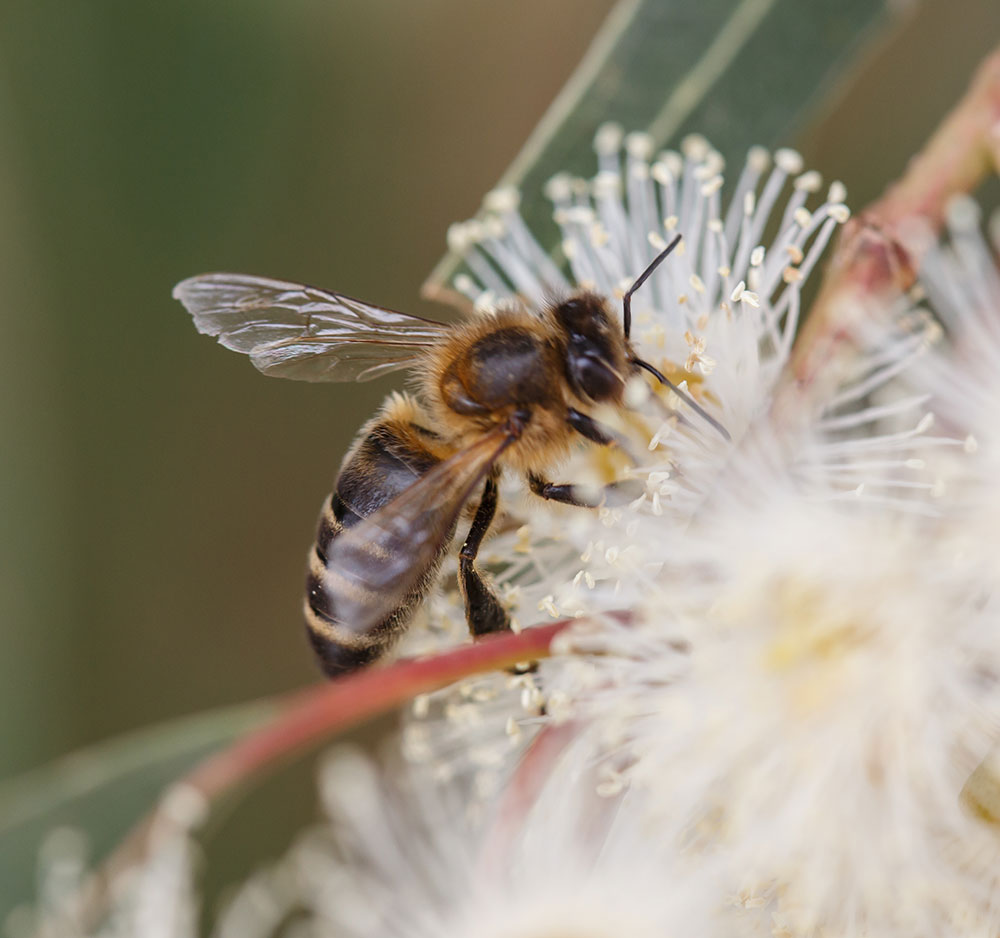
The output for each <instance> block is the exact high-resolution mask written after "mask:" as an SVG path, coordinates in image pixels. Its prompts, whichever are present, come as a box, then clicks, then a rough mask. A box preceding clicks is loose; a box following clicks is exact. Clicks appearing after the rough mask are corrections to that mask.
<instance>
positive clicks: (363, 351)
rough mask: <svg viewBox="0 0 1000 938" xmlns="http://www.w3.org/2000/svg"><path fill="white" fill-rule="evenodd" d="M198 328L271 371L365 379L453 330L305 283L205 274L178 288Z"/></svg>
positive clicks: (408, 361) (412, 358)
mask: <svg viewBox="0 0 1000 938" xmlns="http://www.w3.org/2000/svg"><path fill="white" fill-rule="evenodd" d="M174 298H175V299H178V300H180V301H181V302H182V303H183V304H184V306H185V307H186V308H187V311H188V312H189V313H190V314H191V315H192V317H194V322H195V325H196V326H197V327H198V331H199V332H202V333H205V334H207V335H214V336H218V339H219V342H221V343H222V344H223V345H224V346H225V347H226V348H230V349H233V350H234V351H236V352H244V353H246V354H247V355H249V356H250V360H251V361H252V362H253V363H254V365H255V366H256V367H257V368H259V369H260V370H261V371H263V372H264V373H265V374H268V375H275V376H278V377H283V378H295V379H297V380H299V381H367V380H369V379H371V378H377V377H378V376H379V375H383V374H385V373H387V372H389V371H395V370H396V369H398V368H407V367H410V366H411V365H413V364H415V363H416V362H417V361H418V360H419V359H420V357H421V354H422V353H423V352H425V351H426V350H427V349H429V348H430V347H432V346H433V345H435V344H437V343H438V342H439V341H440V340H441V338H442V336H444V335H446V334H447V332H448V326H447V325H445V324H444V323H440V322H434V321H433V320H430V319H421V318H420V317H419V316H410V315H408V314H406V313H398V312H396V311H395V310H391V309H383V308H382V307H380V306H372V305H371V304H370V303H364V302H362V301H361V300H355V299H352V298H351V297H349V296H342V295H341V294H339V293H328V292H327V291H326V290H320V289H318V288H316V287H310V286H306V285H305V284H301V283H286V282H285V281H283V280H268V279H266V278H264V277H252V276H248V275H246V274H202V275H201V276H198V277H191V278H189V279H188V280H183V281H181V282H180V283H179V284H177V286H176V287H174Z"/></svg>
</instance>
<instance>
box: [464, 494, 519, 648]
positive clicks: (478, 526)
mask: <svg viewBox="0 0 1000 938" xmlns="http://www.w3.org/2000/svg"><path fill="white" fill-rule="evenodd" d="M496 510H497V483H496V478H495V477H494V476H490V477H489V478H488V479H487V480H486V485H485V486H484V488H483V497H482V499H480V502H479V508H478V509H477V510H476V516H475V518H473V520H472V527H470V528H469V535H468V537H466V539H465V543H464V544H463V545H462V550H461V551H460V553H459V555H458V584H459V587H460V588H461V591H462V598H463V599H464V600H465V618H466V620H467V621H468V623H469V631H470V632H471V633H472V634H473V635H474V636H480V635H488V634H490V633H491V632H509V631H510V616H509V615H508V614H507V610H506V609H504V607H503V605H502V604H501V602H500V599H499V597H498V596H497V594H496V593H495V592H494V591H493V589H492V587H490V585H489V584H488V583H487V582H486V581H485V580H484V579H483V576H482V574H481V573H480V572H479V571H478V570H477V569H476V555H477V554H478V553H479V546H480V545H481V544H482V542H483V538H484V537H485V536H486V532H487V530H488V529H489V526H490V524H492V523H493V516H494V515H495V514H496Z"/></svg>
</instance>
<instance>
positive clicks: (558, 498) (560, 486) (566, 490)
mask: <svg viewBox="0 0 1000 938" xmlns="http://www.w3.org/2000/svg"><path fill="white" fill-rule="evenodd" d="M636 484H637V483H636V481H635V480H632V479H625V480H624V481H622V482H612V483H611V484H610V485H605V486H604V487H603V488H602V489H601V490H600V495H599V496H598V497H596V498H584V497H583V496H582V495H581V494H580V493H579V486H577V485H574V484H573V483H572V482H559V483H556V482H546V481H545V480H544V479H543V478H542V477H541V476H537V475H535V473H533V472H529V473H528V487H529V488H530V489H531V491H532V492H534V493H535V494H536V495H537V496H538V497H539V498H544V499H547V500H548V501H550V502H559V503H560V504H563V505H575V506H576V507H577V508H600V507H601V506H602V505H604V504H606V503H607V504H611V505H615V504H624V503H627V502H631V501H634V500H635V499H636V498H638V497H639V496H640V495H641V494H642V492H641V490H636ZM640 489H641V486H640Z"/></svg>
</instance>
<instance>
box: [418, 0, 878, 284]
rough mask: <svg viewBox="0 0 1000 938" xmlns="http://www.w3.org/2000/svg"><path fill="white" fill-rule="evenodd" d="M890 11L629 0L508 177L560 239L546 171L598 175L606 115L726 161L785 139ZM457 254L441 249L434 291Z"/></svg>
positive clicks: (534, 218) (867, 3)
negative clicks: (695, 142)
mask: <svg viewBox="0 0 1000 938" xmlns="http://www.w3.org/2000/svg"><path fill="white" fill-rule="evenodd" d="M887 20H888V11H887V6H886V4H885V3H884V2H883V0H810V2H808V3H803V2H802V0H735V2H734V0H698V2H697V3H688V2H681V0H671V2H665V0H622V2H620V3H619V4H618V6H616V7H615V8H614V10H613V11H612V13H611V15H610V16H609V18H608V20H607V21H606V22H605V24H604V26H603V27H602V29H601V31H600V33H599V34H598V36H597V37H596V39H595V40H594V42H593V44H592V46H591V48H590V50H589V51H588V53H587V55H586V56H585V58H584V59H583V61H582V62H581V63H580V65H579V67H578V68H577V70H576V72H575V73H574V74H573V76H572V77H571V78H570V80H569V82H568V83H567V84H566V86H565V87H564V88H563V90H562V91H561V92H560V94H559V96H558V97H557V98H556V100H555V101H554V102H553V104H552V105H551V107H550V108H549V110H548V111H547V112H546V114H545V116H544V117H543V118H542V120H541V122H540V123H539V125H538V126H537V127H536V128H535V131H534V132H533V134H532V135H531V137H530V138H529V139H528V142H527V144H525V146H524V147H523V149H522V150H521V152H520V153H519V154H518V156H517V158H516V159H515V160H514V162H513V163H512V164H511V166H510V167H509V168H508V170H507V172H506V173H505V174H504V176H503V178H502V179H501V180H500V184H502V185H508V184H509V185H516V186H517V187H518V188H519V189H520V190H521V193H522V200H521V213H522V215H523V216H524V218H525V220H526V221H527V223H528V225H529V227H531V229H532V230H533V231H534V232H535V234H536V236H538V237H539V240H540V241H541V243H542V245H543V246H545V247H546V248H554V246H555V245H556V244H557V237H558V234H557V229H556V227H555V225H554V224H553V222H552V220H551V217H550V211H549V203H548V201H547V200H546V199H545V197H544V194H543V188H544V186H545V183H546V182H547V181H548V180H549V179H551V178H552V176H554V175H555V174H556V173H558V172H568V173H571V174H573V175H578V176H585V177H589V176H592V175H593V173H594V169H595V166H594V155H593V147H592V141H593V138H594V133H595V132H596V130H597V128H598V127H600V125H601V124H603V123H605V122H606V121H615V122H617V123H619V124H621V125H622V126H623V127H624V128H625V129H626V130H629V131H632V130H645V131H647V132H649V133H650V134H651V135H652V137H653V140H654V143H655V144H656V146H657V147H668V146H674V145H676V144H677V143H678V142H679V141H680V140H681V139H682V138H683V137H684V136H685V135H686V134H689V133H693V132H697V133H701V134H703V135H704V136H706V137H707V138H708V139H709V140H710V141H711V142H712V145H713V146H714V147H715V148H716V149H718V150H719V152H721V153H722V155H723V156H724V157H725V158H726V161H727V163H728V164H730V165H737V166H738V165H741V164H742V161H743V156H744V154H745V152H746V150H747V149H748V147H750V146H751V145H753V144H763V145H765V146H778V145H781V144H784V143H788V142H789V141H790V140H791V139H792V138H793V137H794V135H795V133H796V131H797V130H798V129H800V128H801V127H802V126H803V125H804V124H805V122H806V121H807V119H808V117H809V116H810V115H811V114H812V113H814V111H815V109H816V105H817V104H818V103H819V102H821V101H822V100H823V99H824V98H825V97H826V95H827V93H828V92H829V90H830V88H831V87H832V86H833V85H834V83H835V82H836V81H837V79H838V78H840V77H841V76H842V75H843V74H844V73H845V71H846V70H847V68H848V67H849V66H850V65H851V64H852V63H853V62H854V61H855V59H856V56H857V53H858V51H859V49H860V48H861V47H862V45H863V42H864V40H865V39H866V38H867V37H868V36H869V35H870V34H871V33H872V31H873V30H875V29H876V28H877V27H878V26H880V25H884V24H885V23H886V21H887ZM459 265H460V261H459V259H458V257H456V256H455V255H454V254H448V255H446V256H445V257H444V258H443V259H442V261H441V262H440V263H439V264H438V266H437V267H436V268H435V270H434V271H433V273H432V274H431V276H430V278H429V279H428V281H427V284H426V285H425V292H426V293H427V294H428V295H430V296H441V297H444V296H446V295H447V291H446V290H445V287H446V285H447V283H448V281H449V280H450V279H451V277H452V276H453V274H454V273H455V272H456V270H457V269H458V267H459Z"/></svg>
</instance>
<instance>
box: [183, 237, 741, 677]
mask: <svg viewBox="0 0 1000 938" xmlns="http://www.w3.org/2000/svg"><path fill="white" fill-rule="evenodd" d="M679 241H680V236H679V235H678V236H677V237H676V238H675V239H674V240H673V241H672V242H671V243H670V244H669V245H668V246H667V247H666V248H665V249H664V250H663V251H662V252H661V253H660V254H659V255H658V256H657V257H656V258H655V259H654V260H653V261H652V263H651V264H650V265H649V267H648V268H647V269H646V270H645V271H644V272H643V273H642V275H640V276H639V277H638V278H637V279H636V281H635V282H634V283H633V284H632V285H631V287H630V288H629V290H628V291H627V292H626V293H625V295H624V299H623V310H622V312H623V318H622V325H621V326H619V325H618V324H617V323H615V322H614V318H613V316H612V315H611V313H610V311H609V309H608V305H607V302H606V301H605V299H604V298H603V297H601V296H599V295H597V294H595V293H591V292H586V291H583V292H579V293H576V294H574V295H572V296H570V297H569V298H567V299H564V300H561V301H557V302H552V303H550V304H548V305H546V306H545V307H544V308H541V309H539V310H537V311H528V310H525V309H501V310H499V311H498V312H497V313H496V314H495V315H484V316H481V317H478V318H476V319H475V320H470V321H466V322H463V323H461V324H458V325H455V326H449V325H447V324H445V323H439V322H434V321H432V320H427V319H422V318H420V317H418V316H411V315H408V314H406V313H400V312H396V311H394V310H389V309H383V308H382V307H379V306H373V305H372V304H370V303H365V302H362V301H360V300H355V299H352V298H351V297H348V296H344V295H342V294H339V293H329V292H327V291H324V290H320V289H317V288H315V287H310V286H305V285H302V284H295V283H285V282H283V281H280V280H267V279H264V278H261V277H252V276H245V275H242V274H224V273H218V274H203V275H201V276H198V277H192V278H190V279H188V280H184V281H183V282H181V283H179V284H178V285H177V286H176V287H175V288H174V294H173V295H174V297H175V298H177V299H178V300H180V301H181V302H182V303H183V304H184V306H185V307H187V310H188V312H190V313H191V315H192V316H193V317H194V321H195V325H196V326H197V328H198V330H199V332H202V333H206V334H208V335H213V336H217V337H218V340H219V342H220V343H221V344H222V345H224V346H226V348H230V349H233V350H235V351H237V352H244V353H245V354H247V355H249V356H250V360H251V361H252V362H253V364H254V365H255V366H256V367H257V368H258V369H260V370H261V371H262V372H264V373H265V374H268V375H277V376H280V377H286V378H296V379H300V380H305V381H352V380H353V381H367V380H369V379H371V378H376V377H379V376H381V375H384V374H387V373H389V372H391V371H396V370H398V369H414V371H415V374H416V380H417V393H416V394H414V395H407V394H399V393H394V394H393V395H391V396H390V397H389V398H388V399H387V400H386V402H385V404H384V405H383V407H382V410H381V411H380V412H379V414H378V415H377V416H375V417H374V418H372V419H371V420H370V421H369V422H368V423H366V424H365V425H364V427H362V429H361V431H360V432H359V433H358V436H357V438H356V439H355V442H354V444H353V446H352V447H351V449H350V450H349V451H348V453H347V455H346V457H345V458H344V461H343V464H342V466H341V468H340V473H339V475H338V476H337V480H336V484H335V487H334V490H333V492H332V493H331V494H330V496H329V497H328V498H327V499H326V501H325V502H324V504H323V508H322V511H321V512H320V517H319V525H318V531H317V534H316V540H315V543H314V544H313V546H312V548H311V550H310V553H309V563H308V572H307V577H306V595H305V600H304V612H305V620H306V626H307V630H308V635H309V638H310V640H311V643H312V645H313V648H314V649H315V651H316V653H317V655H318V656H319V660H320V663H321V665H322V668H323V670H324V671H325V672H326V673H327V674H328V675H329V676H331V677H333V676H336V675H339V674H343V673H345V672H349V671H352V670H354V669H356V668H359V667H362V666H364V665H367V664H369V663H371V662H372V661H374V660H375V659H377V658H378V657H380V656H381V655H382V654H383V653H384V652H385V651H386V650H387V649H388V648H389V647H390V646H391V645H392V644H393V642H394V641H395V640H396V639H397V638H398V637H399V635H400V633H401V632H402V631H403V629H404V628H405V627H406V625H407V623H408V622H409V620H410V619H411V618H412V616H413V614H414V612H415V611H416V609H417V607H418V605H419V604H420V602H421V600H422V599H423V597H424V596H425V595H426V594H427V592H428V590H429V588H430V586H431V584H432V583H433V581H434V578H435V575H436V573H437V571H438V567H439V566H440V564H441V562H442V559H443V557H444V555H445V553H446V551H447V549H448V546H449V544H450V543H451V541H452V539H453V537H454V534H455V530H456V528H457V525H458V522H459V520H460V517H461V514H462V510H463V508H464V506H465V505H466V503H467V502H469V501H470V500H471V499H472V498H473V496H474V495H475V494H476V493H477V492H478V493H479V501H478V507H477V508H476V511H475V515H474V517H473V520H472V523H471V526H470V528H469V531H468V534H467V535H466V538H465V541H464V543H463V545H462V548H461V551H460V552H459V563H458V581H459V588H460V591H461V594H462V597H463V600H464V604H465V615H466V619H467V620H468V624H469V629H470V631H471V633H472V635H473V636H475V637H478V636H482V635H488V634H491V633H494V632H502V631H505V630H509V629H510V616H509V614H508V613H507V611H506V609H505V608H504V606H503V604H502V603H501V601H500V599H499V597H498V596H497V594H496V592H495V591H494V589H493V587H492V586H491V585H490V584H489V582H488V581H487V580H486V579H485V578H484V577H483V574H482V573H481V572H480V571H479V570H478V569H477V567H476V557H477V554H478V552H479V548H480V545H481V544H482V541H483V538H484V536H485V535H486V533H487V531H488V529H489V527H490V524H491V523H492V522H493V519H494V516H495V514H496V511H497V480H498V478H499V476H500V473H501V471H502V470H503V469H505V468H506V469H511V470H514V471H516V472H519V473H522V474H523V475H524V476H525V477H526V479H527V482H528V487H529V488H530V490H531V491H532V492H533V493H534V494H535V495H538V496H540V497H541V498H543V499H549V500H552V501H556V502H562V503H565V504H569V505H578V506H583V507H594V506H595V504H596V503H595V501H594V500H593V499H592V498H588V497H586V496H585V495H584V494H581V491H580V490H579V489H578V488H577V487H574V486H573V485H572V484H568V483H557V482H552V481H550V480H549V479H548V478H547V477H546V474H545V470H546V467H549V466H552V465H554V464H557V463H558V462H559V460H560V459H561V458H562V457H563V456H565V455H566V454H567V452H568V451H569V449H570V447H571V445H572V443H573V441H574V439H575V438H576V437H583V438H584V439H586V440H589V441H591V442H592V443H594V444H596V445H599V446H608V445H611V444H613V443H614V442H615V439H614V435H613V434H612V433H611V432H610V431H609V430H608V429H607V428H605V427H603V426H602V425H601V424H600V423H598V422H597V421H596V420H595V419H594V418H593V417H591V416H590V415H589V414H588V413H587V411H588V410H589V409H591V408H593V407H594V406H595V405H598V404H611V405H615V406H624V401H623V398H624V393H625V384H626V381H627V380H628V379H629V378H630V377H631V376H632V375H633V374H635V373H636V372H637V371H638V370H639V369H644V370H645V371H647V372H649V373H650V374H651V375H653V376H654V377H655V378H656V379H658V380H659V381H661V382H663V383H664V384H665V385H668V386H669V387H671V388H672V389H673V390H674V391H675V392H676V393H678V394H679V395H680V396H681V397H682V398H683V400H684V401H685V403H686V404H687V405H688V406H689V407H691V408H693V409H694V410H695V411H697V412H698V413H699V414H700V415H701V416H702V417H703V418H704V419H706V420H708V421H709V422H710V423H711V424H712V425H713V426H715V427H716V429H718V430H719V431H720V432H722V433H725V429H724V428H723V427H722V426H721V425H720V424H719V423H718V422H717V421H715V420H714V419H713V418H712V417H711V416H710V415H709V414H707V413H706V412H705V411H704V410H703V409H702V408H701V407H699V405H698V404H696V403H695V402H694V401H693V400H691V399H690V397H688V396H687V395H685V394H684V393H683V391H679V390H678V389H677V388H676V387H675V386H674V385H673V384H671V382H669V381H668V380H667V378H666V377H664V375H662V374H661V373H660V372H659V371H658V370H657V369H656V368H655V367H653V366H652V365H651V364H649V363H648V362H646V361H643V360H642V359H640V358H639V356H638V355H636V353H635V350H634V349H633V347H632V345H631V343H630V341H629V334H630V328H631V297H632V294H633V293H634V292H635V291H636V290H637V289H638V288H639V287H640V286H641V285H642V284H643V282H644V281H645V280H646V278H647V277H649V275H650V274H651V273H652V272H653V270H655V268H656V266H657V265H658V264H660V263H661V262H662V261H663V260H664V258H666V256H667V255H668V254H669V253H670V251H671V250H673V248H674V247H676V245H677V243H678V242H679Z"/></svg>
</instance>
